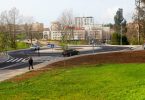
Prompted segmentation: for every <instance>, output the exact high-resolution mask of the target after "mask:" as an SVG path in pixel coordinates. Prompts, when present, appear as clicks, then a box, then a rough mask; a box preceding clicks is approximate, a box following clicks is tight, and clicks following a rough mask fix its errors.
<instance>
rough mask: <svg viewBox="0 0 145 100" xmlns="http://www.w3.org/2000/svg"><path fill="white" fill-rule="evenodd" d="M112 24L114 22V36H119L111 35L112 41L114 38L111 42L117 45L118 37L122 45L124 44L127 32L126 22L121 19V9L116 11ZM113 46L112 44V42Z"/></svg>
mask: <svg viewBox="0 0 145 100" xmlns="http://www.w3.org/2000/svg"><path fill="white" fill-rule="evenodd" d="M114 22H115V24H114V29H115V33H116V34H120V35H114V34H113V35H112V36H113V38H112V39H114V38H116V39H115V40H113V41H116V42H115V44H118V41H117V40H118V36H119V37H120V39H122V43H124V42H125V43H126V40H125V37H126V36H125V33H126V32H127V28H126V20H125V19H124V17H123V9H121V8H119V9H118V11H117V12H116V15H115V16H114ZM123 36H124V37H123ZM123 38H124V39H123ZM126 39H127V38H126ZM120 42H121V41H120ZM113 44H114V42H113ZM120 44H121V43H120ZM126 44H128V43H126Z"/></svg>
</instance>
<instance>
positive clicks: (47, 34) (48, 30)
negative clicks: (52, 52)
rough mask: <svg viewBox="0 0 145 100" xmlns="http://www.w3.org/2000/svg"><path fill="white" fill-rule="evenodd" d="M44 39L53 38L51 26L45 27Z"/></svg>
mask: <svg viewBox="0 0 145 100" xmlns="http://www.w3.org/2000/svg"><path fill="white" fill-rule="evenodd" d="M43 39H46V40H50V39H51V32H50V29H49V28H44V31H43Z"/></svg>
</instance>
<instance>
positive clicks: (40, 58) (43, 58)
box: [5, 56, 63, 63]
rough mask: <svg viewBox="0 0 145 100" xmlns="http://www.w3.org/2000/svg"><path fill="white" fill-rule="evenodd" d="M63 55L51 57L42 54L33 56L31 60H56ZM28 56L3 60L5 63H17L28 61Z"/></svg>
mask: <svg viewBox="0 0 145 100" xmlns="http://www.w3.org/2000/svg"><path fill="white" fill-rule="evenodd" d="M62 58H63V57H52V56H44V57H43V56H42V57H34V58H33V60H34V62H45V61H52V60H57V59H62ZM28 59H29V57H26V58H13V57H10V58H9V59H8V60H6V61H5V62H7V63H11V62H12V63H14V62H15V63H19V62H28Z"/></svg>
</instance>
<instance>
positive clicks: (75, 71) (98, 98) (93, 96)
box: [0, 64, 145, 100]
mask: <svg viewBox="0 0 145 100" xmlns="http://www.w3.org/2000/svg"><path fill="white" fill-rule="evenodd" d="M19 77H21V76H19ZM22 99H23V100H24V99H25V100H32V99H33V100H39V99H41V100H48V99H49V100H143V99H145V64H105V65H102V64H99V65H87V66H85V65H82V66H79V67H73V68H58V69H52V70H50V71H46V72H45V73H42V74H40V75H38V76H35V77H33V78H31V79H28V80H22V81H19V82H17V81H14V82H2V83H0V100H22Z"/></svg>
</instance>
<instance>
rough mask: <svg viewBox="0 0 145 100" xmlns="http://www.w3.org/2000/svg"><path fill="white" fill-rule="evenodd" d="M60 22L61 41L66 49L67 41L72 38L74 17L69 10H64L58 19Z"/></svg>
mask: <svg viewBox="0 0 145 100" xmlns="http://www.w3.org/2000/svg"><path fill="white" fill-rule="evenodd" d="M58 20H59V22H60V24H61V32H62V43H63V45H64V46H65V47H64V48H63V49H67V41H68V40H71V39H73V40H74V32H73V30H74V17H73V13H72V11H71V10H65V11H64V12H63V13H62V14H61V16H60V18H59V19H58Z"/></svg>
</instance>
